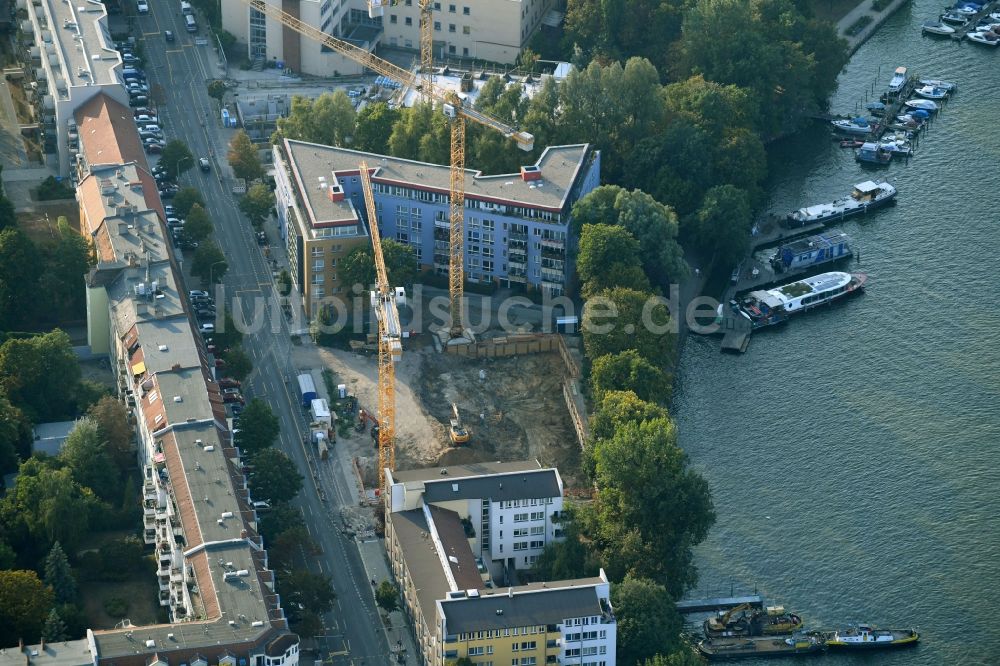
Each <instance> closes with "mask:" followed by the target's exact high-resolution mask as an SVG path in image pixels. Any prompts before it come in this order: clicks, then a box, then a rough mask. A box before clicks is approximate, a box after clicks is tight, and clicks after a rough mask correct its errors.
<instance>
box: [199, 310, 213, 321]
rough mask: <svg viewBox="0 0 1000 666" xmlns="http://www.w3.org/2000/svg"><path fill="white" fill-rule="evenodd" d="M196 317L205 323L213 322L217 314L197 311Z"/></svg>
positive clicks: (209, 311) (208, 311)
mask: <svg viewBox="0 0 1000 666" xmlns="http://www.w3.org/2000/svg"><path fill="white" fill-rule="evenodd" d="M194 316H195V317H197V318H198V319H200V320H203V321H212V320H213V319H215V313H214V312H212V311H211V310H195V311H194Z"/></svg>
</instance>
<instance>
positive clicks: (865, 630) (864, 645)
mask: <svg viewBox="0 0 1000 666" xmlns="http://www.w3.org/2000/svg"><path fill="white" fill-rule="evenodd" d="M919 640H920V634H918V633H917V632H916V631H915V630H913V629H876V628H875V627H873V626H871V625H870V624H859V625H858V626H856V627H849V628H847V629H844V630H843V631H840V630H838V631H834V632H832V633H829V634H827V636H826V644H827V645H828V646H830V647H831V648H836V649H838V650H839V649H844V650H872V649H881V648H895V647H906V646H909V645H916V644H917V641H919Z"/></svg>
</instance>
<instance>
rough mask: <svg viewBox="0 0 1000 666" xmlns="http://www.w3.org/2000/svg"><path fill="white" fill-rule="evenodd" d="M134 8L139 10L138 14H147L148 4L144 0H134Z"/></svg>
mask: <svg viewBox="0 0 1000 666" xmlns="http://www.w3.org/2000/svg"><path fill="white" fill-rule="evenodd" d="M135 7H136V9H138V10H139V13H140V14H148V13H149V3H148V2H146V0H136V3H135Z"/></svg>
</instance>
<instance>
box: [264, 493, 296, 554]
mask: <svg viewBox="0 0 1000 666" xmlns="http://www.w3.org/2000/svg"><path fill="white" fill-rule="evenodd" d="M305 525H306V521H305V518H304V517H303V516H302V511H301V509H299V508H297V507H294V506H292V505H291V504H286V503H284V502H282V503H280V504H272V505H271V510H270V511H268V512H267V513H265V514H263V515H262V516H261V518H260V534H261V536H262V537H264V543H265V544H268V543H271V542H273V541H274V540H275V539H277V538H278V537H279V536H280V535H281V534H282V533H283V532H285V531H286V530H292V529H296V528H305Z"/></svg>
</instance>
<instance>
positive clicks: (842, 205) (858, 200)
mask: <svg viewBox="0 0 1000 666" xmlns="http://www.w3.org/2000/svg"><path fill="white" fill-rule="evenodd" d="M873 145H875V144H873ZM895 198H896V188H895V187H893V186H892V185H890V184H889V183H886V182H884V181H881V180H880V181H874V180H866V181H865V182H863V183H858V184H857V185H855V186H854V190H852V191H851V194H850V195H849V196H846V197H843V198H841V199H837V200H836V201H832V202H830V203H825V204H817V205H815V206H809V207H807V208H800V209H798V210H796V211H792V212H791V213H789V214H788V215H787V216H786V218H785V219H786V220H787V221H788V226H790V227H802V226H805V225H807V224H814V223H816V222H823V223H826V222H829V221H831V220H840V219H843V218H845V217H851V216H852V215H857V214H858V213H866V212H868V211H869V210H872V209H875V208H879V207H881V206H885V205H886V204H889V203H892V202H893V201H894V200H895Z"/></svg>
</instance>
